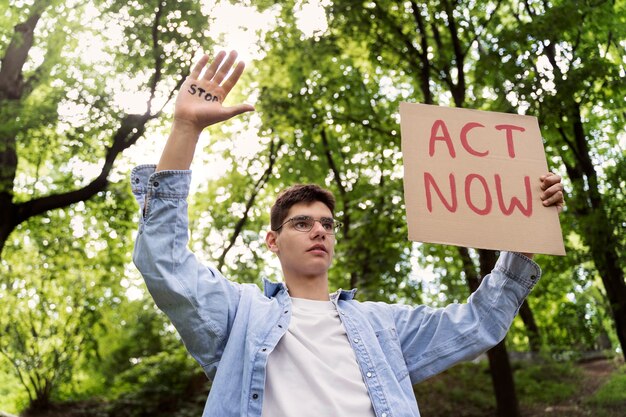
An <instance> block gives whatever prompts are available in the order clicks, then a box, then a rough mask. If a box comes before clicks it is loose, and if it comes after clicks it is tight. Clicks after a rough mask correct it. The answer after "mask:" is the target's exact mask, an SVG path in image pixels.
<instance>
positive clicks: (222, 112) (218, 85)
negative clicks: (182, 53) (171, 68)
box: [174, 51, 254, 132]
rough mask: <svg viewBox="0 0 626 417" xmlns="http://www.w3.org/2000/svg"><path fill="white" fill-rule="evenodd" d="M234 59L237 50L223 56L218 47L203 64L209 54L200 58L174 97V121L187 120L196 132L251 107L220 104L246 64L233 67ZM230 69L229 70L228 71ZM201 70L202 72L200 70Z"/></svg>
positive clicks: (181, 121) (251, 107) (183, 121)
mask: <svg viewBox="0 0 626 417" xmlns="http://www.w3.org/2000/svg"><path fill="white" fill-rule="evenodd" d="M224 58H226V59H224ZM236 59H237V52H235V51H231V52H230V53H229V54H228V56H226V52H225V51H221V52H220V53H218V54H217V56H216V57H215V59H214V60H213V62H211V64H210V65H209V66H208V67H206V65H207V63H208V62H209V57H208V56H207V55H204V56H203V57H202V58H200V60H199V61H198V62H197V63H196V65H195V66H194V68H193V70H192V71H191V73H190V74H189V76H188V77H187V79H186V80H185V82H184V83H183V85H182V87H181V89H180V91H179V93H178V97H177V98H176V106H175V108H174V122H175V123H179V124H182V123H184V124H190V125H192V126H193V127H194V128H195V129H196V130H197V131H198V132H199V131H201V130H202V129H204V128H205V127H207V126H210V125H212V124H215V123H218V122H222V121H224V120H228V119H230V118H231V117H234V116H237V115H238V114H241V113H244V112H248V111H252V110H254V107H253V106H251V105H250V104H238V105H235V106H232V107H224V106H223V105H222V103H223V102H224V99H225V98H226V96H227V95H228V93H230V90H232V88H233V87H234V86H235V84H236V83H237V81H238V80H239V77H240V76H241V74H242V73H243V69H244V67H245V64H244V63H243V62H242V61H240V62H239V63H237V65H236V66H235V67H234V69H232V68H233V64H234V63H235V60H236ZM205 67H206V68H205ZM231 69H232V72H230V71H231ZM203 70H204V73H202V72H203ZM229 72H230V74H229Z"/></svg>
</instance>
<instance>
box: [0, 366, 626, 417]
mask: <svg viewBox="0 0 626 417" xmlns="http://www.w3.org/2000/svg"><path fill="white" fill-rule="evenodd" d="M515 379H516V388H517V392H518V399H519V402H520V409H521V413H522V416H523V417H589V416H593V417H624V416H625V415H626V366H624V364H623V361H621V360H616V359H600V360H593V361H587V362H583V363H578V364H573V363H570V364H563V363H543V364H534V365H529V364H527V363H518V364H515ZM203 381H205V379H204V377H203ZM205 385H206V384H205V383H203V386H205ZM205 388H206V387H204V388H198V392H197V393H195V394H198V395H196V397H198V398H197V401H196V402H195V403H193V402H189V404H187V403H185V404H184V409H182V408H180V407H178V406H176V407H174V408H172V409H171V410H177V411H175V412H172V411H170V412H166V411H165V410H163V409H162V408H161V407H158V412H156V413H154V412H153V411H152V412H148V410H147V409H146V407H142V405H141V401H138V402H130V403H124V404H116V403H103V402H99V401H94V400H90V401H81V402H76V403H65V404H60V405H57V406H56V407H55V408H54V409H51V410H46V411H45V412H38V413H23V414H22V415H21V416H20V417H128V416H131V417H143V416H147V415H150V416H151V417H165V416H167V417H187V416H196V417H199V416H200V415H201V414H202V406H203V402H204V398H205V395H206V389H205ZM200 390H202V392H200ZM415 393H416V397H417V400H418V403H419V406H420V411H421V413H422V416H424V417H444V416H445V417H449V416H455V417H495V403H494V398H493V389H492V387H491V380H490V376H489V372H488V368H487V364H486V363H478V364H472V363H468V364H463V365H460V366H457V367H455V368H453V369H451V370H449V371H447V372H445V373H443V374H441V375H438V376H436V377H433V378H431V379H430V380H428V381H425V382H423V383H420V384H418V385H416V386H415ZM188 394H189V393H188ZM188 394H186V395H185V396H187V395H188ZM195 394H194V395H195ZM200 394H201V395H200ZM599 394H602V395H599ZM161 399H162V400H164V401H166V402H167V398H161ZM120 405H121V407H120ZM111 410H116V411H115V412H112V411H111ZM0 417H16V416H11V415H8V414H3V413H2V411H0Z"/></svg>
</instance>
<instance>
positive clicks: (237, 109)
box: [224, 104, 254, 119]
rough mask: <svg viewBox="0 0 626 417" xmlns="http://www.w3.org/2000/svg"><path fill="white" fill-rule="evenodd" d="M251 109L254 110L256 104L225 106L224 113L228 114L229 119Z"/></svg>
mask: <svg viewBox="0 0 626 417" xmlns="http://www.w3.org/2000/svg"><path fill="white" fill-rule="evenodd" d="M249 111H254V106H253V105H251V104H238V105H236V106H232V107H224V114H226V116H227V118H228V119H230V118H231V117H235V116H238V115H240V114H242V113H246V112H249Z"/></svg>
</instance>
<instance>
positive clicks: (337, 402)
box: [262, 298, 375, 417]
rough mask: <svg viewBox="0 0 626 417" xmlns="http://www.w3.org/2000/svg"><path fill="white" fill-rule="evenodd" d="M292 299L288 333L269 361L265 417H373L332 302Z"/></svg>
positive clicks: (358, 371) (367, 397)
mask: <svg viewBox="0 0 626 417" xmlns="http://www.w3.org/2000/svg"><path fill="white" fill-rule="evenodd" d="M291 301H292V304H293V309H292V315H291V322H290V324H289V329H287V332H286V333H285V335H284V336H283V337H282V339H280V341H279V342H278V345H277V346H276V348H275V349H274V351H273V352H272V353H271V354H270V355H269V357H268V360H267V374H266V379H265V397H264V398H263V414H262V417H291V416H298V417H309V416H310V417H320V416H358V417H368V416H371V417H374V416H375V414H374V409H373V408H372V402H371V400H370V398H369V394H368V393H367V389H366V387H365V383H364V382H363V377H362V375H361V372H360V370H359V365H358V364H357V361H356V356H355V355H354V351H353V350H352V347H351V346H350V342H349V341H348V337H347V335H346V331H345V330H344V328H343V324H342V323H341V320H340V319H339V313H338V312H337V310H336V309H335V306H334V305H333V303H332V302H331V301H315V300H305V299H301V298H292V299H291Z"/></svg>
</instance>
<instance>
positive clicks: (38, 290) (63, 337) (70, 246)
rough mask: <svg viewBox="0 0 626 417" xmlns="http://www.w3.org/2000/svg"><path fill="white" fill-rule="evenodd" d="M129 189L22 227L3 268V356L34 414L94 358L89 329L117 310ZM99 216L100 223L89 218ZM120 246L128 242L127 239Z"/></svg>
mask: <svg viewBox="0 0 626 417" xmlns="http://www.w3.org/2000/svg"><path fill="white" fill-rule="evenodd" d="M129 197H130V196H129V192H128V189H127V187H118V188H117V190H110V191H108V192H106V194H104V195H103V196H102V200H101V201H97V202H91V203H89V205H88V206H82V207H74V208H71V209H66V210H61V211H57V212H55V214H51V215H48V216H46V217H43V218H39V219H31V220H29V221H28V222H26V225H27V226H28V229H27V230H25V231H22V233H19V235H20V236H19V238H18V239H16V240H14V241H12V242H11V243H10V244H9V245H7V247H6V255H7V256H6V258H5V259H4V260H3V261H2V264H1V265H0V272H1V273H0V300H2V302H1V303H0V329H2V338H1V339H0V355H2V356H3V357H4V358H6V359H7V360H8V361H9V363H10V364H11V366H12V371H13V372H14V373H15V375H16V376H17V377H18V379H19V381H20V382H21V384H22V386H23V388H24V389H25V391H26V392H27V394H28V398H29V401H30V405H29V408H31V409H37V410H41V409H47V408H48V407H49V405H50V403H51V401H52V400H53V399H54V397H55V395H56V393H57V392H58V389H59V387H60V386H61V385H62V384H64V383H66V382H68V381H69V380H70V379H71V378H72V374H73V371H75V370H76V365H77V363H78V362H79V359H80V358H81V357H84V356H85V355H87V357H89V355H92V354H94V353H95V348H96V338H95V337H94V332H93V330H92V328H93V327H94V326H96V324H97V323H99V322H100V318H101V314H102V310H103V309H110V308H114V307H115V306H116V305H118V304H119V303H121V302H122V301H121V294H120V293H121V291H122V288H121V287H120V285H119V275H118V274H119V273H122V272H123V270H124V267H125V264H126V263H127V262H129V254H128V252H127V250H126V247H125V244H124V242H123V241H122V240H120V239H119V237H125V238H128V237H129V236H130V232H131V230H132V228H133V222H132V219H131V216H132V213H133V212H134V207H133V204H132V201H131V200H130V198H129ZM94 213H98V215H102V216H104V219H106V220H99V218H98V217H97V216H96V215H95V214H94ZM124 240H125V239H124Z"/></svg>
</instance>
